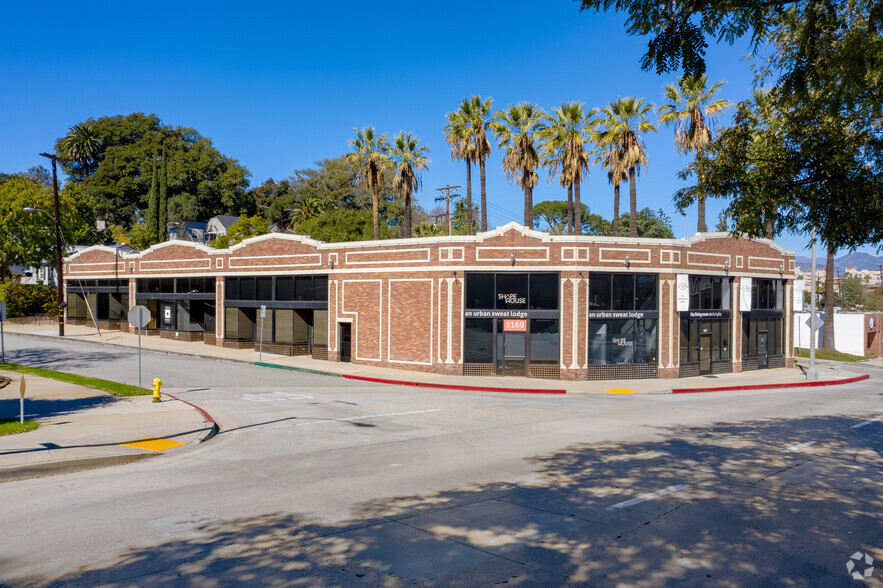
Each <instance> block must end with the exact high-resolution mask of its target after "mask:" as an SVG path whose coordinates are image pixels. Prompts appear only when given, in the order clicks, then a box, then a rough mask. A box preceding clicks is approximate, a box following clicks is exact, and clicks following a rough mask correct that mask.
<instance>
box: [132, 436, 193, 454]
mask: <svg viewBox="0 0 883 588" xmlns="http://www.w3.org/2000/svg"><path fill="white" fill-rule="evenodd" d="M120 445H123V446H125V447H134V448H136V449H147V450H149V451H165V450H166V449H171V448H172V447H180V446H181V445H187V444H186V443H182V442H180V441H172V440H171V439H154V438H152V437H148V438H147V439H140V440H138V441H133V442H132V443H120Z"/></svg>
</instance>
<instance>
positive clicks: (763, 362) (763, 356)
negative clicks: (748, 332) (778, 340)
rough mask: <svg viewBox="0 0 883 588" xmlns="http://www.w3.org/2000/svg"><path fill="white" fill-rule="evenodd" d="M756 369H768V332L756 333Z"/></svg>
mask: <svg viewBox="0 0 883 588" xmlns="http://www.w3.org/2000/svg"><path fill="white" fill-rule="evenodd" d="M757 367H758V368H765V367H769V331H758V332H757Z"/></svg>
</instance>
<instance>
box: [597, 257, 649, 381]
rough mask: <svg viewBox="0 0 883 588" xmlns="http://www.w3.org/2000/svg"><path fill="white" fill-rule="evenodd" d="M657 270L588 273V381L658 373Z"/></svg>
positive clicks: (646, 375)
mask: <svg viewBox="0 0 883 588" xmlns="http://www.w3.org/2000/svg"><path fill="white" fill-rule="evenodd" d="M657 284H658V278H657V276H656V275H655V274H625V273H624V274H601V273H592V274H591V275H589V368H588V378H589V379H590V380H606V379H612V378H655V377H657V375H658V359H657V357H658V355H657V354H658V345H659V309H658V302H657V300H658V297H657Z"/></svg>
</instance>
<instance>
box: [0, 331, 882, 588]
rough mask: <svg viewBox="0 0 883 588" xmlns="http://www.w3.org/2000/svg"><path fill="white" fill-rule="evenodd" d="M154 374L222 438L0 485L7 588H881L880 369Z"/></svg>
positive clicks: (95, 372) (108, 366)
mask: <svg viewBox="0 0 883 588" xmlns="http://www.w3.org/2000/svg"><path fill="white" fill-rule="evenodd" d="M7 357H8V360H9V361H13V362H16V363H23V364H26V365H34V366H39V367H46V368H50V369H58V370H64V371H69V372H74V373H79V374H83V375H89V376H96V377H103V378H107V379H113V380H117V381H124V382H127V383H135V380H136V378H137V354H136V353H132V352H129V351H126V350H121V349H114V348H103V347H97V346H92V345H84V344H77V343H56V342H44V341H38V340H34V339H30V338H24V337H14V336H10V337H7ZM143 365H144V368H143V370H144V380H145V382H147V381H149V379H152V378H154V377H160V378H162V379H163V380H164V382H165V385H166V386H165V389H166V390H168V391H170V392H172V393H174V394H176V395H179V396H180V397H182V398H184V399H186V400H188V401H190V402H193V403H195V404H198V405H199V406H202V407H203V408H205V409H206V410H207V411H208V412H210V413H211V414H212V415H213V416H214V417H215V418H216V419H217V420H218V421H219V423H220V425H221V432H220V434H218V435H217V436H216V437H215V438H214V439H212V440H211V441H210V442H208V443H204V444H202V445H198V446H192V447H187V448H186V450H182V451H177V452H174V453H169V454H168V455H162V456H160V457H159V458H156V459H152V460H148V461H145V462H139V463H135V464H130V465H126V466H119V467H112V468H106V469H101V470H92V471H84V472H79V473H75V474H68V475H63V476H53V477H47V478H39V479H33V480H23V481H17V482H9V483H5V484H0V504H2V505H3V516H2V521H3V537H4V540H3V545H2V549H0V581H2V583H4V584H9V585H13V586H17V585H54V584H57V585H75V586H76V585H96V584H111V585H141V586H143V585H159V584H163V585H167V584H170V583H171V584H172V585H207V584H212V583H217V584H220V585H232V584H240V583H246V582H248V583H254V584H271V583H279V584H285V585H309V586H332V585H334V586H336V585H341V586H346V585H358V584H364V585H390V586H395V585H445V586H447V585H470V586H484V585H493V584H495V583H501V582H504V581H505V582H507V584H510V585H544V586H550V585H552V586H554V585H570V584H573V585H590V586H616V585H629V586H660V585H671V586H682V585H709V586H712V585H713V586H746V585H796V586H803V585H814V586H838V585H843V586H846V585H854V584H853V583H854V582H855V581H854V580H853V577H852V575H851V574H852V573H853V572H854V571H855V570H859V571H860V572H862V573H865V572H866V571H867V570H868V569H870V568H872V567H873V565H872V564H867V563H866V559H865V558H866V557H867V558H871V559H873V560H874V561H876V562H877V564H876V571H875V570H871V572H870V575H869V576H868V577H867V578H864V579H863V580H862V581H863V582H865V583H866V585H871V586H883V518H881V513H883V467H881V466H883V458H881V453H883V387H881V381H883V378H881V376H883V370H881V369H879V368H877V367H875V366H870V365H867V364H864V365H860V366H855V367H854V368H852V369H854V370H855V371H856V373H857V374H858V373H863V372H864V373H871V379H870V380H867V381H865V382H859V383H856V384H850V385H847V386H839V387H835V388H801V389H791V390H778V391H743V392H727V393H719V394H688V395H626V396H613V395H611V396H544V395H541V396H531V395H521V394H519V395H507V394H494V393H473V392H463V391H447V390H433V389H425V388H424V389H417V388H408V387H397V386H385V385H378V384H366V383H360V382H355V381H347V380H342V379H340V378H329V377H324V376H315V375H309V374H303V373H296V372H285V371H277V370H272V369H266V368H255V367H251V366H246V365H237V364H231V363H225V362H217V361H207V360H199V359H188V358H180V357H174V356H169V355H164V354H153V353H145V354H144V356H143ZM857 553H861V554H862V556H861V557H859V558H858V559H851V558H852V556H854V555H855V554H857ZM850 561H852V562H853V566H852V569H851V570H850V569H849V568H848V567H847V564H848V563H849V562H850Z"/></svg>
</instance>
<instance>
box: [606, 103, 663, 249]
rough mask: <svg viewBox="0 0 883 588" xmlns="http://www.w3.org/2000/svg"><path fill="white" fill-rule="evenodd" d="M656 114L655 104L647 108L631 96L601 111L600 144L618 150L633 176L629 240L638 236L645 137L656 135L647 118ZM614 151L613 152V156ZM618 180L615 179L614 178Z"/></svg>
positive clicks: (645, 155) (631, 178)
mask: <svg viewBox="0 0 883 588" xmlns="http://www.w3.org/2000/svg"><path fill="white" fill-rule="evenodd" d="M651 112H653V105H652V104H644V99H643V98H638V97H637V96H631V97H629V98H621V97H620V98H617V99H616V102H610V103H608V105H607V106H605V107H604V108H603V109H602V110H601V114H602V115H603V116H604V120H603V121H601V122H600V126H599V129H598V132H597V139H598V142H599V143H600V144H603V145H610V146H611V147H612V146H614V145H615V146H616V147H618V149H617V150H616V154H617V157H621V161H620V162H619V164H620V165H622V166H623V168H625V169H627V170H628V174H629V237H637V236H638V200H637V190H636V187H635V181H636V178H635V177H636V175H637V174H638V173H640V170H641V169H642V168H643V169H646V168H647V152H646V146H645V145H644V141H643V139H641V133H651V132H655V131H656V127H655V126H653V123H651V122H650V121H648V120H647V115H648V114H650V113H651ZM612 153H613V151H611V154H612ZM614 179H615V178H614Z"/></svg>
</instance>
